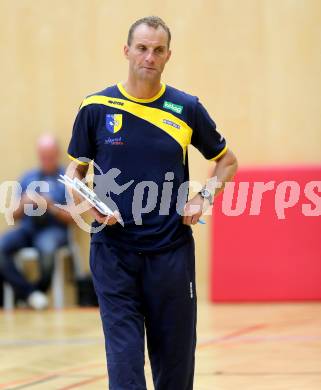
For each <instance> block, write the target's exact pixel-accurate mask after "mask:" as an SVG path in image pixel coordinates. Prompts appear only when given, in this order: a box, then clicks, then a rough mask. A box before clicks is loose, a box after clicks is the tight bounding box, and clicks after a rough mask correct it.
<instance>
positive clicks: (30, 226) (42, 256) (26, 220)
mask: <svg viewBox="0 0 321 390" xmlns="http://www.w3.org/2000/svg"><path fill="white" fill-rule="evenodd" d="M37 154H38V158H39V163H40V168H39V169H34V170H32V171H30V172H27V173H26V174H25V175H24V176H23V177H22V179H21V180H20V185H21V189H22V192H21V200H20V203H19V206H18V208H17V209H16V210H15V211H14V212H13V217H14V220H15V221H16V220H20V224H19V226H17V227H15V228H14V229H12V230H10V231H8V232H7V233H5V234H4V235H3V236H2V237H0V275H1V274H2V278H3V279H4V280H6V281H7V282H9V283H10V284H11V285H12V287H13V288H14V290H15V293H16V295H17V297H18V298H20V299H23V300H26V301H27V303H28V304H29V305H30V306H31V307H32V308H34V309H44V308H45V307H46V306H47V305H48V300H47V297H46V295H45V294H44V293H45V292H46V291H47V290H48V288H49V287H50V281H51V276H52V271H53V266H54V255H55V252H56V250H57V249H58V248H59V247H60V246H62V245H65V244H66V243H67V224H68V223H69V222H71V221H72V218H71V216H70V215H69V213H67V212H66V211H64V210H62V209H60V208H58V207H56V206H55V205H54V203H60V204H65V203H66V200H65V188H64V185H63V184H61V183H59V182H58V181H57V178H58V177H59V174H61V173H63V169H62V167H60V166H59V157H60V150H59V147H58V143H57V141H56V140H55V138H53V137H52V136H50V135H43V136H42V137H40V139H39V140H38V143H37ZM36 182H42V184H44V183H47V185H48V188H47V189H46V188H43V189H41V187H39V185H36V186H34V188H32V187H31V186H33V185H34V184H36ZM39 184H40V183H39ZM46 190H48V191H46ZM41 204H42V205H43V206H45V210H46V211H45V213H44V214H43V215H41V216H35V215H34V216H30V215H26V213H25V210H26V207H32V208H34V209H36V208H37V207H39V206H40V205H41ZM29 246H32V247H34V248H36V249H37V250H38V251H39V267H40V278H39V280H38V281H37V282H36V284H31V283H29V282H28V281H27V280H26V278H25V277H24V276H23V274H22V273H21V272H20V271H19V270H18V269H17V267H16V265H15V263H14V260H13V258H14V255H15V254H16V253H17V251H18V250H19V249H21V248H23V247H29Z"/></svg>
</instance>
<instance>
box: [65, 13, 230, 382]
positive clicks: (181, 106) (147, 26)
mask: <svg viewBox="0 0 321 390" xmlns="http://www.w3.org/2000/svg"><path fill="white" fill-rule="evenodd" d="M170 38H171V35H170V31H169V29H168V27H167V26H166V24H165V23H164V22H163V21H162V20H161V19H160V18H158V17H147V18H143V19H140V20H138V21H136V22H135V23H134V24H133V25H132V26H131V28H130V30H129V34H128V42H127V44H126V45H125V47H124V54H125V57H126V58H127V59H128V61H129V73H128V78H127V81H126V82H125V83H123V84H122V83H119V84H117V85H115V86H111V87H109V88H107V89H105V90H103V91H101V92H99V93H97V94H95V95H92V96H89V97H88V98H86V99H85V100H84V101H83V103H82V105H81V107H80V110H79V113H78V115H77V118H76V121H75V124H74V129H73V135H72V138H71V142H70V145H69V149H68V153H69V155H70V156H71V158H72V159H73V160H75V162H74V164H71V166H69V168H68V170H67V174H68V175H69V176H71V177H78V178H79V179H82V178H84V177H85V175H86V173H87V170H88V160H94V162H95V174H96V182H98V180H99V178H100V181H101V180H103V179H101V175H100V176H99V175H98V174H99V173H102V174H103V177H104V175H106V177H107V173H108V171H109V170H111V169H114V168H117V169H119V171H120V172H121V173H120V174H119V176H118V177H117V184H118V185H119V186H124V185H125V184H128V183H129V184H131V185H130V186H127V187H128V188H127V189H126V191H124V192H122V193H120V194H119V193H118V194H117V193H116V194H115V193H114V194H111V198H112V201H113V202H114V204H115V205H117V209H118V210H119V212H120V216H121V218H122V220H123V223H124V227H123V226H121V224H120V223H118V221H117V220H118V219H119V216H118V215H117V214H116V215H115V216H113V217H111V218H106V217H105V216H103V215H101V214H99V212H98V211H97V210H95V209H94V208H91V209H90V212H91V214H92V216H93V217H94V218H95V220H96V221H95V222H94V226H95V227H97V226H99V225H100V224H105V225H106V226H105V227H104V229H103V230H101V231H99V232H98V233H95V234H92V240H91V254H90V265H91V270H92V273H93V279H94V285H95V289H96V292H97V295H98V300H99V305H100V312H101V318H102V325H103V330H104V334H105V341H106V353H107V365H108V374H109V375H108V376H109V388H110V389H112V390H127V389H128V390H129V389H137V390H138V389H146V384H145V377H144V327H145V328H146V334H147V344H148V352H149V357H150V361H151V367H152V373H153V380H154V385H155V389H157V390H190V389H192V388H193V375H194V351H195V344H196V292H195V270H194V267H195V260H194V241H193V238H192V231H191V228H190V225H192V224H195V223H197V222H198V220H199V218H200V216H201V214H202V212H203V211H204V210H205V209H206V208H207V207H208V206H209V204H210V203H212V197H213V196H214V195H215V194H216V193H217V192H218V190H215V188H214V187H215V185H214V184H213V183H212V185H210V186H209V187H208V188H206V189H205V188H204V190H203V191H201V193H199V194H197V195H196V196H195V197H194V198H193V199H191V200H190V201H189V202H187V203H186V205H185V207H184V210H183V207H180V203H181V199H178V198H182V197H180V196H179V192H180V189H181V188H183V187H184V186H183V187H182V184H183V183H184V182H186V181H187V180H188V161H187V146H188V144H190V143H192V144H193V145H194V146H195V147H196V148H198V149H199V150H200V151H201V152H202V153H203V155H204V156H205V157H206V158H207V159H210V160H214V161H216V166H215V169H214V172H213V176H217V180H218V181H219V182H222V183H225V182H226V181H228V180H230V179H231V178H232V177H233V175H234V173H235V171H236V166H237V163H236V159H235V157H234V155H233V153H232V152H231V151H229V150H228V149H227V148H226V143H225V140H224V138H223V137H222V136H221V135H220V134H219V133H218V132H217V131H216V126H215V123H214V122H213V121H212V119H211V118H210V117H209V115H208V113H207V112H206V110H205V109H204V107H203V106H202V105H201V104H200V103H199V101H198V99H197V98H196V97H194V96H191V95H188V94H186V93H184V92H181V91H178V90H177V89H175V88H172V87H170V86H166V85H165V84H163V83H161V74H162V72H163V70H164V67H165V64H166V63H167V61H168V60H169V58H170V56H171V51H170V49H169V47H170ZM99 170H100V171H101V172H99ZM141 183H143V186H142V185H141ZM109 185H110V183H107V181H106V189H105V190H106V191H105V193H106V192H107V187H108V186H109ZM100 187H101V182H100ZM146 189H148V193H147V196H146V191H145V190H146ZM157 189H158V190H159V192H158V195H157V194H156V198H155V196H154V198H153V194H152V192H153V191H154V192H155V191H156V190H157ZM162 189H163V192H166V191H167V190H168V189H172V191H171V193H172V196H171V197H170V200H169V197H168V196H167V197H166V196H165V201H164V199H163V198H164V197H162V196H159V195H160V192H161V191H162ZM215 191H216V192H215ZM137 194H141V199H139V197H137ZM104 195H105V194H104V193H100V194H99V196H102V197H103V196H104ZM154 195H155V194H154ZM75 196H76V194H75ZM151 198H153V199H154V200H155V199H156V201H153V200H151ZM161 198H162V199H161ZM78 201H80V199H79V198H78ZM153 202H154V203H153ZM153 205H154V206H155V207H152V206H153ZM138 209H139V210H138ZM147 211H148V212H147ZM179 211H181V212H183V213H184V215H183V216H181V215H180V212H179ZM143 214H144V215H143Z"/></svg>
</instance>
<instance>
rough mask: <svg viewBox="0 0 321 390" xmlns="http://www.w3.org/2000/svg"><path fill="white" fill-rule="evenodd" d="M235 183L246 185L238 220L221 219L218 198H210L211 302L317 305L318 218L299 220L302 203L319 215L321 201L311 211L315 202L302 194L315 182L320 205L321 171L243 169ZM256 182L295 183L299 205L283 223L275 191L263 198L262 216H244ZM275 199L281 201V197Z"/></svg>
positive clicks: (320, 281) (320, 286)
mask: <svg viewBox="0 0 321 390" xmlns="http://www.w3.org/2000/svg"><path fill="white" fill-rule="evenodd" d="M234 181H235V182H236V186H237V185H238V184H237V183H240V182H246V181H248V182H250V185H249V196H248V197H247V203H246V208H245V211H244V213H243V214H241V215H239V216H226V215H225V214H224V213H223V212H222V200H223V196H222V194H221V195H220V196H219V197H218V198H217V199H215V204H214V213H213V216H212V226H211V270H210V299H211V300H212V301H216V302H218V301H279V300H281V301H288V300H320V299H321V216H314V217H313V216H305V215H303V213H302V204H308V205H311V207H312V209H313V208H315V209H316V210H318V214H320V213H321V212H320V208H321V207H320V204H321V202H319V203H318V206H316V205H315V204H317V202H318V201H317V200H314V202H311V200H309V199H308V198H307V197H306V195H305V194H304V188H305V186H306V184H307V183H308V182H310V181H319V185H320V186H319V187H318V188H315V189H314V192H315V195H314V196H315V199H319V201H320V197H321V166H306V167H304V166H303V167H263V168H243V169H240V170H239V172H238V174H237V177H236V178H235V180H234ZM255 181H259V182H265V183H267V182H269V181H275V187H276V186H277V185H279V184H280V183H282V182H283V181H295V182H297V183H298V184H299V186H298V189H299V192H298V197H299V198H298V202H297V203H296V204H295V205H294V206H293V207H290V208H288V209H285V210H284V215H285V219H279V218H278V216H277V213H276V211H275V196H276V192H277V191H276V190H275V189H274V190H273V191H268V192H266V193H264V194H263V197H262V203H261V213H260V214H259V215H249V210H250V207H251V206H250V203H251V195H252V190H253V183H254V182H255ZM281 187H282V186H281ZM281 187H279V188H281ZM293 187H294V188H295V183H294V184H293ZM294 193H295V191H294V192H293V193H292V195H293V194H294ZM279 196H281V198H282V197H283V196H282V194H281V195H280V193H279ZM293 199H294V197H293Z"/></svg>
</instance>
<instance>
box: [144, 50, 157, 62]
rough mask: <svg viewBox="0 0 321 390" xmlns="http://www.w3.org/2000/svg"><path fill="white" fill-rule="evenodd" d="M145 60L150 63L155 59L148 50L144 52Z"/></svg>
mask: <svg viewBox="0 0 321 390" xmlns="http://www.w3.org/2000/svg"><path fill="white" fill-rule="evenodd" d="M145 60H146V61H147V62H150V63H151V62H154V60H155V57H154V53H153V52H152V51H149V52H148V53H146V57H145Z"/></svg>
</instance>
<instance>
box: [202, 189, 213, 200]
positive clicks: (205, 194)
mask: <svg viewBox="0 0 321 390" xmlns="http://www.w3.org/2000/svg"><path fill="white" fill-rule="evenodd" d="M202 196H203V198H210V197H211V193H210V192H209V190H206V189H203V190H202Z"/></svg>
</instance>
